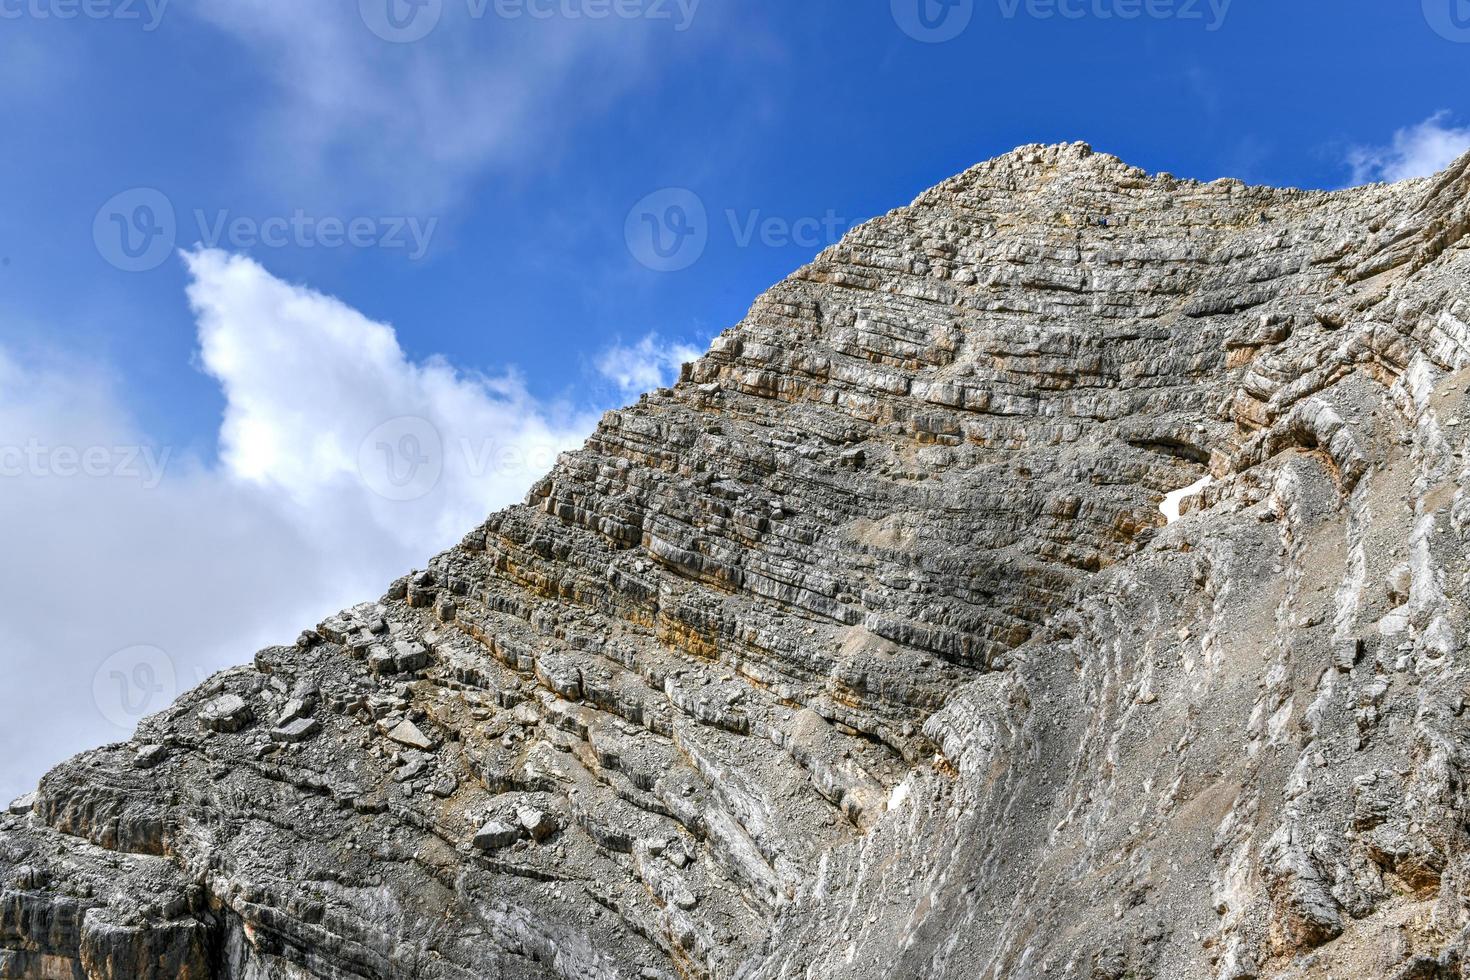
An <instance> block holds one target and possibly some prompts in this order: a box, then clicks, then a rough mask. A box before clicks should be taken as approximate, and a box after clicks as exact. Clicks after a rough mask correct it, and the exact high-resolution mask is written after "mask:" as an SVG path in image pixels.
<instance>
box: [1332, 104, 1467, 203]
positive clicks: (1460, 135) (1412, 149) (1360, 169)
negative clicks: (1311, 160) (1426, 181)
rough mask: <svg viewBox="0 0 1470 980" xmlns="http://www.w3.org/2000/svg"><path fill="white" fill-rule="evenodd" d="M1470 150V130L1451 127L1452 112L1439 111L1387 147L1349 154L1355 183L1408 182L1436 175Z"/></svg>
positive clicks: (1402, 132)
mask: <svg viewBox="0 0 1470 980" xmlns="http://www.w3.org/2000/svg"><path fill="white" fill-rule="evenodd" d="M1467 150H1470V127H1459V126H1455V125H1452V124H1451V117H1450V113H1449V112H1448V111H1447V110H1446V111H1442V112H1436V113H1435V114H1434V115H1432V116H1430V117H1429V118H1428V119H1426V120H1424V121H1423V122H1421V123H1417V124H1415V125H1413V126H1408V127H1405V128H1404V129H1400V130H1399V131H1398V132H1396V133H1394V134H1393V140H1392V142H1390V143H1389V144H1388V145H1387V146H1358V147H1354V148H1353V149H1352V150H1351V151H1350V152H1349V153H1348V161H1347V162H1348V165H1349V166H1350V167H1352V170H1353V183H1354V184H1355V185H1356V184H1368V183H1372V182H1374V181H1379V180H1384V181H1389V182H1393V181H1398V180H1408V179H1410V178H1412V177H1428V176H1430V175H1432V174H1437V173H1439V172H1440V171H1441V170H1443V169H1444V168H1446V167H1448V166H1449V165H1450V164H1451V163H1454V162H1455V160H1457V159H1459V157H1460V156H1461V155H1462V154H1464V153H1465V151H1467Z"/></svg>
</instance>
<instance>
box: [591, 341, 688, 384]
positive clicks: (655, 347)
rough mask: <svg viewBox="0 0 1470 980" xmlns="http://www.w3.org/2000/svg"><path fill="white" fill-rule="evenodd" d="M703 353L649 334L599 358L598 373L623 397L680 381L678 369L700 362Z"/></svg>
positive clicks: (613, 349) (618, 345)
mask: <svg viewBox="0 0 1470 980" xmlns="http://www.w3.org/2000/svg"><path fill="white" fill-rule="evenodd" d="M703 353H704V352H703V350H702V349H700V348H698V347H695V346H693V345H692V344H687V343H684V342H683V341H677V340H675V341H667V340H663V339H662V338H660V337H659V336H658V335H657V334H648V335H647V336H645V337H644V338H643V339H642V340H640V341H638V343H636V344H633V345H631V346H628V345H626V344H621V343H618V344H614V345H613V346H611V347H609V348H607V349H606V350H604V351H603V352H602V353H601V354H599V355H598V356H597V373H599V374H601V375H602V376H603V377H604V378H606V379H607V380H609V381H611V382H612V383H613V384H614V385H616V386H617V388H618V391H619V392H621V393H622V394H624V395H635V394H639V393H641V392H645V391H651V390H653V389H654V388H659V387H662V386H664V385H670V384H673V383H674V381H676V380H678V377H679V368H680V367H681V366H682V365H683V364H684V363H686V362H688V361H694V360H698V359H699V357H700V355H701V354H703Z"/></svg>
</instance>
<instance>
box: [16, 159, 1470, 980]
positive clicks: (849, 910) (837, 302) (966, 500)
mask: <svg viewBox="0 0 1470 980" xmlns="http://www.w3.org/2000/svg"><path fill="white" fill-rule="evenodd" d="M1467 322H1470V157H1467V158H1466V159H1464V160H1461V161H1460V162H1459V163H1458V164H1457V165H1456V166H1454V167H1453V168H1452V169H1451V170H1450V171H1448V172H1447V173H1445V174H1443V175H1441V176H1439V177H1437V178H1433V179H1428V180H1421V181H1412V182H1408V183H1404V184H1398V185H1393V186H1375V187H1367V188H1361V189H1356V190H1351V191H1343V192H1338V193H1319V192H1303V191H1295V190H1275V189H1267V188H1258V187H1247V186H1245V185H1243V184H1241V183H1238V182H1236V181H1230V180H1222V181H1216V182H1214V183H1211V184H1200V183H1196V182H1192V181H1185V180H1179V179H1175V178H1173V177H1171V176H1169V175H1149V174H1146V173H1144V172H1143V171H1140V170H1137V169H1135V168H1132V167H1129V166H1126V165H1124V164H1122V163H1120V162H1119V161H1118V160H1116V159H1115V158H1113V157H1110V156H1106V155H1101V154H1095V153H1093V152H1092V151H1091V150H1089V149H1088V148H1087V147H1085V146H1081V145H1074V146H1060V147H1024V148H1022V149H1019V150H1017V151H1015V152H1013V153H1011V154H1008V155H1006V156H1004V157H1001V158H999V159H996V160H993V161H991V162H988V163H985V164H981V165H979V166H977V167H975V168H973V169H971V170H969V171H967V172H966V173H963V174H961V175H959V176H957V177H955V178H953V179H951V180H948V181H946V182H944V183H943V184H940V185H939V186H937V187H935V188H933V189H932V190H929V191H927V192H925V193H924V194H923V195H921V196H920V197H919V199H918V200H917V201H915V202H914V203H913V204H912V205H911V206H909V207H906V208H901V209H899V210H895V211H893V212H890V213H889V214H887V215H885V216H883V217H881V218H878V219H876V220H874V221H871V222H869V223H867V224H865V225H862V226H861V227H859V228H857V229H855V230H854V231H853V232H851V233H850V234H849V235H848V236H847V237H846V238H845V239H844V240H843V241H842V242H841V243H840V244H838V245H837V246H835V247H833V248H830V249H828V250H827V251H825V252H823V253H822V254H821V255H819V256H818V257H817V258H816V260H815V261H814V262H812V263H811V264H810V265H809V266H806V267H805V268H802V269H800V270H799V271H797V272H796V273H795V274H794V275H792V276H791V277H790V278H789V279H787V280H786V281H784V282H782V283H780V284H779V285H777V286H775V287H774V288H773V289H771V290H770V291H769V292H768V293H766V294H765V295H764V296H762V297H761V298H760V299H759V300H757V301H756V303H755V305H754V306H753V307H752V309H751V311H750V313H749V315H748V316H747V317H746V318H745V319H744V320H743V321H742V322H741V323H740V324H738V325H737V326H735V327H732V328H731V329H730V330H728V331H726V332H725V334H724V335H723V336H721V337H720V338H719V339H718V340H717V341H716V342H715V344H714V346H713V347H712V348H711V350H710V351H709V353H708V354H706V355H705V356H704V357H703V358H702V359H700V360H699V361H698V362H696V363H694V364H692V365H688V366H687V367H686V368H685V371H684V375H683V377H682V378H681V380H680V382H679V383H678V384H677V385H676V386H675V387H673V388H671V389H666V390H661V391H658V392H655V393H653V394H651V395H648V396H646V397H644V398H643V399H642V400H640V401H639V403H638V404H636V405H634V406H631V407H629V408H627V409H624V410H622V411H618V412H612V413H610V414H608V415H607V416H606V417H605V418H604V419H603V420H602V422H601V424H600V426H599V427H598V429H597V432H596V433H595V434H594V435H593V436H592V437H591V439H589V441H588V442H587V444H586V446H585V448H583V449H582V450H581V451H579V452H576V453H572V454H568V455H567V456H565V457H564V458H563V459H562V460H561V461H560V462H559V463H558V465H557V466H556V468H555V469H554V470H553V471H552V472H551V473H550V474H548V475H547V476H546V478H545V479H543V480H542V481H541V482H540V483H539V484H537V486H536V487H535V488H534V489H533V490H532V491H531V493H530V495H529V497H528V499H527V500H526V502H525V504H523V505H522V506H519V507H514V508H511V509H509V510H507V511H503V512H501V513H498V514H495V515H493V516H492V517H490V518H489V519H488V520H487V521H486V522H485V523H484V524H483V525H482V526H481V527H477V528H475V529H473V530H472V531H471V532H470V533H469V534H467V535H466V536H465V538H464V540H463V542H462V543H461V544H460V545H459V546H458V547H456V548H453V549H451V550H450V551H448V552H446V553H444V554H442V555H439V556H438V557H436V558H434V559H433V560H432V561H431V562H430V563H429V566H428V568H427V570H425V571H422V572H417V573H415V574H413V575H410V576H408V577H405V578H404V579H402V580H400V581H398V582H395V583H393V584H392V586H391V587H390V588H389V590H388V592H387V594H386V595H384V596H383V597H382V598H381V599H380V600H379V601H377V602H369V603H365V604H363V605H361V606H358V607H356V608H353V609H350V610H346V611H344V612H342V613H340V614H338V615H336V616H334V617H332V618H331V619H329V620H327V621H326V622H323V623H321V624H319V625H318V626H316V627H315V628H313V629H309V630H307V631H306V632H304V633H303V634H302V635H301V637H300V639H299V640H298V641H297V642H296V643H295V645H294V646H282V647H272V648H269V649H266V650H262V651H260V652H259V653H258V654H256V656H255V660H254V663H253V664H252V665H251V666H248V667H241V668H239V669H236V670H231V671H226V672H225V673H222V674H220V675H218V676H216V677H215V678H213V679H212V680H211V681H210V682H209V683H207V684H206V685H204V686H203V687H202V688H200V689H198V690H196V691H194V692H192V693H190V694H188V695H186V696H184V697H183V698H181V699H180V700H179V701H178V703H177V704H175V705H174V706H173V707H171V708H169V709H168V710H166V711H164V712H162V713H161V714H158V715H155V716H153V717H151V718H149V719H147V720H146V721H145V722H144V723H143V724H142V725H141V726H140V727H139V730H138V732H137V735H136V736H135V738H134V739H133V740H132V741H130V742H128V743H124V744H117V745H111V746H107V747H105V748H102V749H99V750H97V751H95V752H92V753H89V754H86V755H83V756H81V757H78V758H76V759H73V760H72V761H70V762H67V763H65V764H63V765H61V766H60V767H58V768H57V769H56V770H54V771H53V772H51V773H50V774H49V775H48V776H47V777H46V778H45V780H44V781H43V782H42V784H41V786H40V788H39V790H38V792H37V793H36V794H35V795H34V796H33V797H31V798H27V799H26V800H24V801H21V802H19V803H17V804H16V805H14V806H12V808H11V810H10V812H9V813H8V814H7V815H5V816H3V817H0V889H3V890H0V977H47V978H53V977H54V978H82V977H87V978H105V980H129V978H150V980H151V978H190V980H199V978H206V977H221V978H231V980H287V978H290V980H298V978H331V980H349V978H374V980H378V978H382V980H387V978H410V977H411V978H422V980H470V978H489V977H505V978H544V977H567V978H573V977H576V978H603V977H624V978H674V977H709V978H741V980H776V978H788V977H792V978H794V977H803V978H839V977H840V978H867V977H873V978H879V977H883V978H956V980H959V978H966V980H968V978H1026V977H1047V978H1108V980H1121V978H1125V977H1131V978H1143V977H1157V978H1168V980H1187V978H1196V977H1198V978H1204V977H1218V978H1230V980H1242V978H1247V977H1261V978H1266V977H1339V978H1347V977H1396V978H1402V980H1409V978H1438V977H1462V976H1470V965H1462V956H1463V955H1464V954H1465V952H1466V936H1467V929H1470V907H1467V901H1470V877H1467V875H1470V852H1467V847H1466V845H1467V836H1466V834H1467V823H1466V821H1467V810H1466V799H1465V779H1466V773H1465V771H1464V768H1465V766H1466V762H1467V759H1466V753H1467V749H1470V717H1467V716H1466V715H1465V706H1466V701H1465V698H1466V694H1467V687H1466V684H1467V681H1470V670H1467V666H1466V657H1467V651H1465V650H1463V649H1462V644H1463V641H1464V635H1465V624H1466V616H1467V610H1466V600H1467V598H1470V579H1467V571H1470V562H1467V556H1466V542H1467V540H1470V496H1467V493H1466V488H1467V486H1470V468H1467V464H1466V459H1465V456H1464V447H1465V443H1466V440H1467V437H1470V424H1464V425H1462V424H1461V422H1462V420H1465V419H1467V418H1470V413H1467V411H1466V405H1465V400H1466V394H1467V390H1470V326H1467ZM1207 476H1208V477H1210V478H1212V480H1213V482H1211V483H1209V484H1208V485H1207V486H1206V487H1205V488H1204V489H1203V490H1202V491H1201V492H1199V493H1197V494H1196V495H1194V496H1191V497H1188V498H1186V499H1185V500H1184V502H1183V508H1182V510H1183V513H1182V516H1181V517H1180V518H1179V519H1177V520H1173V521H1168V520H1166V518H1165V516H1164V514H1163V513H1161V510H1160V503H1161V501H1163V499H1164V497H1165V495H1166V494H1168V493H1169V492H1171V491H1176V490H1178V489H1179V488H1182V487H1186V486H1188V485H1191V484H1195V483H1196V482H1197V481H1200V480H1201V478H1202V477H1207ZM242 598H243V597H242Z"/></svg>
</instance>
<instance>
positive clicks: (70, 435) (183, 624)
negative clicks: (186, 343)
mask: <svg viewBox="0 0 1470 980" xmlns="http://www.w3.org/2000/svg"><path fill="white" fill-rule="evenodd" d="M185 261H186V263H187V267H188V271H189V276H190V283H189V287H188V292H189V300H190V303H191V304H192V306H193V308H194V311H195V314H196V316H197V319H198V329H199V345H200V363H201V365H202V366H203V368H204V369H205V370H206V371H207V372H208V373H209V374H210V375H211V376H212V377H214V378H215V379H216V380H217V381H218V382H219V385H220V389H221V391H222V393H223V395H224V398H225V411H224V419H223V423H222V425H221V429H220V434H219V446H220V454H219V458H218V459H217V460H208V459H200V458H198V457H197V456H191V455H189V454H187V453H185V452H183V451H172V450H171V449H170V448H169V447H163V446H157V445H154V444H152V443H150V441H149V439H148V438H147V436H146V434H145V433H143V432H141V431H139V429H138V427H137V426H136V425H133V424H131V423H130V422H128V421H127V419H128V414H127V411H126V409H125V408H124V407H123V402H124V399H123V398H122V397H121V396H120V394H119V392H117V391H116V389H115V388H114V386H113V385H112V384H111V378H110V377H109V375H108V373H107V372H106V371H102V370H97V369H94V368H91V367H89V366H87V365H85V364H78V363H75V362H71V363H59V362H58V363H51V364H48V365H47V366H46V367H45V368H42V367H38V366H36V364H35V363H34V359H33V358H31V357H30V356H29V355H27V358H26V361H24V362H23V361H22V360H21V359H20V358H19V357H18V356H16V355H14V354H13V353H7V352H6V351H4V350H3V349H0V433H3V436H0V491H3V493H4V498H5V501H6V506H5V507H3V508H0V540H4V541H5V542H6V561H5V562H4V563H3V564H0V590H3V592H4V594H6V595H10V596H24V597H25V601H24V602H17V603H14V604H12V606H11V607H10V608H8V610H7V615H6V621H5V628H4V630H3V641H4V643H5V651H6V657H5V659H6V662H7V665H8V673H7V677H6V683H5V684H4V685H0V717H5V718H6V719H7V724H5V725H4V726H0V797H4V798H5V799H8V798H9V796H12V795H16V794H18V793H19V792H21V791H22V790H23V789H24V788H25V787H27V786H28V785H30V784H33V783H34V781H35V779H36V777H37V776H38V775H39V772H37V771H35V767H36V766H37V765H39V764H40V763H41V762H43V761H51V762H56V761H60V760H61V758H63V757H64V756H65V755H67V754H69V753H71V752H74V751H78V750H80V749H82V748H85V747H87V746H89V745H95V744H100V743H103V742H107V741H113V740H116V739H117V738H120V737H122V736H124V735H125V734H126V731H125V730H124V729H122V728H120V727H119V726H118V724H117V722H118V720H119V718H122V720H124V721H127V722H133V721H136V720H137V718H138V717H139V716H141V714H143V713H145V712H151V711H156V710H159V709H160V708H162V707H163V706H164V705H165V704H166V703H167V701H168V700H169V699H171V698H172V696H173V695H175V694H177V693H180V692H181V691H182V690H184V689H186V688H188V687H191V686H193V685H194V684H195V683H197V682H198V681H199V680H201V679H202V678H203V677H204V676H206V675H207V674H208V673H209V672H211V671H213V670H215V669H218V668H221V667H224V666H228V665H231V664H235V663H243V662H245V661H247V660H248V659H249V656H250V655H251V653H253V652H254V650H255V649H256V648H258V647H260V646H263V645H266V644H268V643H283V642H290V641H291V640H292V639H294V638H295V636H296V633H297V631H299V630H300V629H301V628H302V627H303V626H306V625H310V624H311V623H313V622H316V621H317V620H319V619H320V618H321V617H323V616H324V615H326V614H328V613H330V612H332V611H335V610H336V609H338V608H340V607H342V606H345V605H348V604H351V603H355V602H358V601H362V600H364V599H370V598H373V597H376V596H377V595H379V594H381V591H382V589H383V588H384V587H385V586H386V584H387V583H388V582H389V581H390V580H391V579H392V578H394V577H396V576H397V575H399V574H402V573H404V572H405V571H407V570H409V569H410V568H412V567H414V566H415V565H422V563H423V562H424V560H425V559H427V558H428V557H429V556H430V555H431V554H433V553H434V552H435V551H437V550H440V549H442V548H444V547H446V546H448V545H450V544H452V543H453V542H455V541H457V540H458V539H459V537H460V536H461V535H462V534H463V533H464V532H465V531H467V530H468V529H469V528H471V527H473V526H474V525H475V524H476V523H477V522H478V521H480V520H481V519H482V518H483V517H484V516H485V515H487V514H488V513H490V512H491V511H493V510H494V509H496V508H498V507H501V506H504V505H507V504H510V503H513V502H516V501H518V500H520V499H521V498H522V497H523V496H524V494H525V491H526V489H527V488H528V487H529V485H530V484H531V483H532V482H533V481H534V480H535V479H537V478H538V477H539V476H541V475H542V474H544V473H545V471H546V470H547V469H548V468H549V467H550V466H551V465H552V463H553V462H554V460H555V458H556V456H557V454H558V453H560V452H562V451H564V450H566V449H570V448H573V447H575V446H577V445H579V444H580V443H581V441H582V440H583V438H584V437H585V436H586V434H587V433H589V432H590V431H591V429H592V427H593V425H594V424H595V419H596V414H595V413H593V412H573V411H571V410H568V409H566V408H563V407H559V406H555V405H547V404H543V403H541V402H538V401H537V400H536V399H534V398H532V397H531V396H530V395H529V394H528V393H527V392H526V390H525V389H524V387H522V385H521V384H520V382H519V381H518V380H517V379H516V378H515V377H514V376H513V375H508V374H507V375H499V376H493V377H490V376H480V375H474V374H466V373H464V372H462V371H458V370H456V369H455V368H453V367H451V366H450V365H449V364H447V363H445V362H444V361H442V360H438V359H431V360H427V361H413V360H410V359H409V358H408V357H407V356H406V355H405V354H404V352H403V350H402V348H401V347H400V346H399V343H398V339H397V336H396V334H395V332H394V330H393V328H392V327H390V326H388V325H386V324H382V323H375V322H373V321H371V320H369V319H367V318H366V317H364V316H362V315H361V314H360V313H358V312H357V311H356V310H354V309H352V308H351V307H350V306H348V305H346V304H345V303H342V302H341V301H339V300H337V299H334V298H332V297H330V296H326V295H323V294H321V293H318V292H315V291H313V290H310V289H307V288H304V287H302V286H298V285H293V284H291V283H287V282H283V281H282V280H280V279H277V278H275V277H274V276H272V275H271V274H270V273H269V272H267V271H266V270H265V269H264V268H262V267H261V266H260V265H258V264H256V263H255V262H252V261H250V260H249V259H246V258H243V257H239V256H234V255H229V254H226V253H223V252H217V251H199V252H194V253H191V254H189V255H187V256H186V258H185ZM134 645H144V646H146V647H147V648H150V649H154V648H156V649H157V650H159V651H162V653H161V654H159V655H157V656H158V657H163V658H166V659H155V661H153V662H150V663H147V664H145V666H146V667H147V673H146V675H138V676H139V677H140V678H141V681H140V683H135V681H134V678H135V674H134V668H136V666H137V665H136V664H133V663H131V662H130V664H129V665H128V667H127V669H125V670H121V671H117V672H116V677H115V678H112V679H109V678H108V677H106V676H103V675H102V674H98V673H97V672H98V670H99V668H102V667H103V665H104V664H108V663H110V662H109V661H108V660H107V658H108V656H109V654H112V653H113V652H114V651H117V650H119V649H121V648H127V647H133V646H134ZM94 675H95V676H96V677H97V678H98V683H99V684H100V685H101V687H100V688H99V689H97V690H94V686H93V680H94ZM113 679H115V680H117V681H119V682H120V683H122V684H123V685H124V686H123V688H122V689H120V690H116V689H114V688H112V687H111V686H109V685H110V684H111V682H112V680H113ZM141 682H146V683H141ZM140 684H141V686H140ZM155 688H156V689H155ZM99 691H100V693H99ZM119 698H122V700H119ZM38 745H45V746H47V750H46V752H45V753H44V755H45V756H47V757H49V759H46V760H43V759H41V758H38V753H37V751H36V746H38ZM7 794H8V795H7Z"/></svg>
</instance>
